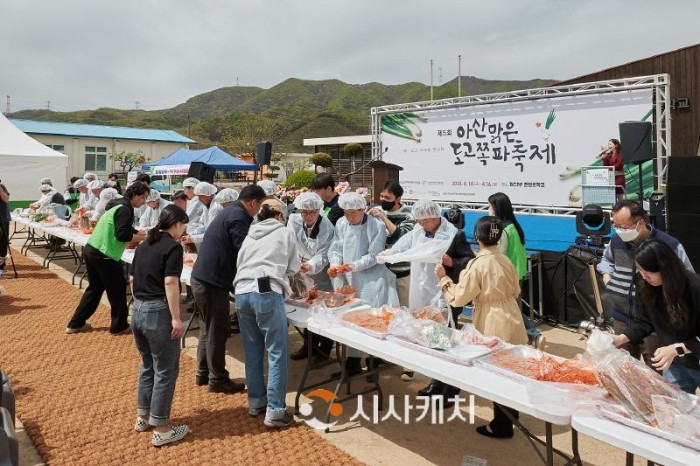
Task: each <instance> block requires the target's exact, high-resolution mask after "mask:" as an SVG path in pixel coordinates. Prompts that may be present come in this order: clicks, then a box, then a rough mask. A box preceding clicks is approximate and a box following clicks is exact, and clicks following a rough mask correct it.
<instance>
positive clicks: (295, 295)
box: [289, 272, 316, 300]
mask: <svg viewBox="0 0 700 466" xmlns="http://www.w3.org/2000/svg"><path fill="white" fill-rule="evenodd" d="M289 286H290V287H291V288H292V294H291V296H290V298H291V299H294V300H304V299H307V298H308V297H309V293H310V292H311V290H312V289H314V288H315V287H316V284H315V283H314V281H313V280H312V279H311V278H310V277H309V276H308V275H306V274H303V273H301V272H297V273H295V274H294V275H290V276H289Z"/></svg>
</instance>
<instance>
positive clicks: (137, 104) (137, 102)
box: [134, 100, 141, 110]
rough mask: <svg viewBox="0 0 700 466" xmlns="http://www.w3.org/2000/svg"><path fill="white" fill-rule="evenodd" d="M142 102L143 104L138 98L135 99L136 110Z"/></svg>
mask: <svg viewBox="0 0 700 466" xmlns="http://www.w3.org/2000/svg"><path fill="white" fill-rule="evenodd" d="M140 104H141V102H139V101H138V100H135V101H134V110H138V109H139V105H140Z"/></svg>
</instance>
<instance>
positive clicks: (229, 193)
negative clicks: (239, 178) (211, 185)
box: [214, 188, 238, 204]
mask: <svg viewBox="0 0 700 466" xmlns="http://www.w3.org/2000/svg"><path fill="white" fill-rule="evenodd" d="M236 199H238V191H236V190H235V189H231V188H224V189H222V190H221V191H219V192H218V193H216V196H214V200H215V201H216V202H218V203H219V204H221V203H224V202H233V201H235V200H236Z"/></svg>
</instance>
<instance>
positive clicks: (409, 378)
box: [401, 371, 414, 382]
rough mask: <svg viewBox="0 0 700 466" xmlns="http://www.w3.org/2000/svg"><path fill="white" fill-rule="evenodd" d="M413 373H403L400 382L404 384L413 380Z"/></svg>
mask: <svg viewBox="0 0 700 466" xmlns="http://www.w3.org/2000/svg"><path fill="white" fill-rule="evenodd" d="M413 375H414V374H413V371H403V372H402V373H401V380H403V381H404V382H411V381H412V380H413Z"/></svg>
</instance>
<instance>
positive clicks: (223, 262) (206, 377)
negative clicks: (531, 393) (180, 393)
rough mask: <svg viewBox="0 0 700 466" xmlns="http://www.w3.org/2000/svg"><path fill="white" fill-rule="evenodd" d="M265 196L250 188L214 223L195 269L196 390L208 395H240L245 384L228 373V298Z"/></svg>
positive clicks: (223, 211) (193, 290)
mask: <svg viewBox="0 0 700 466" xmlns="http://www.w3.org/2000/svg"><path fill="white" fill-rule="evenodd" d="M264 199H265V191H263V189H262V188H260V187H259V186H246V187H245V188H243V189H242V190H241V194H240V196H239V197H238V200H237V201H236V202H234V203H233V204H231V205H230V206H228V207H226V208H225V209H223V210H222V211H221V212H220V213H219V215H217V216H216V217H215V218H214V220H212V222H211V223H210V224H209V228H208V229H207V233H206V234H205V235H204V239H203V240H202V245H201V246H200V248H199V254H198V256H197V262H195V265H194V268H193V270H192V280H191V285H192V292H193V294H194V301H195V303H196V304H197V309H198V310H199V315H200V319H199V320H200V327H199V345H198V346H197V374H196V377H195V382H196V383H197V385H207V384H208V385H209V391H211V392H218V393H237V392H240V391H243V390H244V389H245V384H242V383H236V382H233V381H232V380H231V379H230V378H229V373H228V371H227V370H226V340H227V339H228V337H229V335H230V333H231V324H230V322H229V309H230V300H229V293H233V292H234V288H233V279H234V278H235V276H236V261H237V259H238V251H239V250H240V248H241V244H243V240H244V239H245V237H246V236H247V235H248V230H249V229H250V225H251V223H253V217H254V216H255V214H257V213H258V210H259V209H260V205H261V204H262V201H263V200H264Z"/></svg>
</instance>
